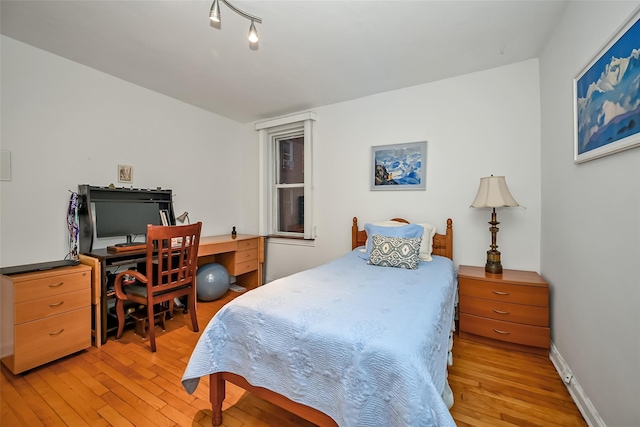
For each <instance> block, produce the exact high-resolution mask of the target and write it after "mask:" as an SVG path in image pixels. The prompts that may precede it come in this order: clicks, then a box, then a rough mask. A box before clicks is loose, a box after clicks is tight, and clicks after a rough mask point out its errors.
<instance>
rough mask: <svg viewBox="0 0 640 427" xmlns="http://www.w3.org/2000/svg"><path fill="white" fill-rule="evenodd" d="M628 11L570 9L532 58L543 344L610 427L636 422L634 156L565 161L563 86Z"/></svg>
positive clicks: (613, 5) (638, 299)
mask: <svg viewBox="0 0 640 427" xmlns="http://www.w3.org/2000/svg"><path fill="white" fill-rule="evenodd" d="M638 4H639V3H638V2H637V1H636V2H570V4H569V7H568V8H567V11H566V13H565V16H564V18H563V19H562V22H560V25H559V26H558V29H557V30H556V32H555V34H554V35H553V37H552V38H551V39H550V41H549V43H548V45H547V47H546V48H545V50H544V52H543V54H542V55H541V57H540V72H541V88H542V90H541V105H542V206H543V208H542V235H541V237H542V252H541V269H542V274H543V275H544V277H545V278H546V279H547V280H548V281H549V282H550V285H551V309H552V313H551V321H552V323H551V326H552V329H551V334H552V341H553V343H554V345H555V346H556V347H557V349H558V352H559V353H560V354H561V355H562V357H563V358H564V360H565V361H566V363H567V364H568V365H569V366H570V368H571V370H572V372H573V375H574V377H575V379H576V380H577V382H578V383H579V385H580V387H581V388H582V389H583V390H584V392H585V394H586V395H587V396H588V398H589V399H590V401H591V403H592V404H593V405H594V406H595V408H596V409H597V412H598V414H599V416H600V417H601V418H602V420H603V421H604V423H606V425H608V426H612V427H613V426H637V425H639V423H640V397H639V396H640V279H639V277H640V275H639V274H638V273H639V271H638V266H639V264H640V221H639V220H640V149H633V150H630V151H625V152H621V153H618V154H614V155H611V156H608V157H604V158H601V159H596V160H592V161H590V162H587V163H583V164H579V165H576V164H574V163H573V128H572V126H573V109H572V105H573V104H572V103H573V101H572V99H573V94H572V79H573V78H574V77H575V76H576V74H577V73H578V72H579V71H580V70H581V69H582V68H583V67H584V66H585V65H586V64H587V63H588V62H589V60H590V59H591V57H592V56H593V55H594V54H595V53H596V52H597V51H598V50H599V49H600V48H601V47H602V46H603V45H604V44H605V43H606V42H607V41H608V40H609V38H610V37H611V36H612V35H613V34H614V33H615V32H616V29H617V28H618V27H619V26H621V25H622V24H623V23H624V22H625V21H626V20H627V18H628V17H629V16H630V14H631V12H632V10H633V9H634V8H635V7H637V6H638ZM596 420H597V418H596Z"/></svg>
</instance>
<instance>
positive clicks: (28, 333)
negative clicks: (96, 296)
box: [12, 306, 91, 373]
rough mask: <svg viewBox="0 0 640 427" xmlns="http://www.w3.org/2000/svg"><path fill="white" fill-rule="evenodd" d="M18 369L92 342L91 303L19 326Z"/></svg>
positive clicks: (17, 330) (15, 360)
mask: <svg viewBox="0 0 640 427" xmlns="http://www.w3.org/2000/svg"><path fill="white" fill-rule="evenodd" d="M15 329H16V334H15V354H16V355H20V357H14V358H13V363H14V366H13V368H14V369H12V371H13V372H14V373H17V372H22V371H25V370H27V369H31V368H34V367H36V366H39V365H41V364H43V363H47V362H49V361H51V360H55V359H58V358H60V357H63V356H66V355H68V354H71V353H74V352H76V351H80V350H83V349H85V348H87V347H90V346H91V308H90V307H89V306H87V307H85V308H81V309H78V310H73V311H69V312H67V313H63V314H58V315H56V316H51V317H46V318H44V319H41V320H36V321H33V322H27V323H23V324H21V325H17V326H16V328H15Z"/></svg>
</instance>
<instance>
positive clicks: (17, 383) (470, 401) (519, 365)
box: [0, 291, 587, 427]
mask: <svg viewBox="0 0 640 427" xmlns="http://www.w3.org/2000/svg"><path fill="white" fill-rule="evenodd" d="M237 295H238V294H236V293H234V292H231V291H230V292H228V293H227V294H226V295H225V296H224V297H223V298H222V299H220V300H218V301H214V302H208V303H199V304H198V319H199V322H200V331H202V330H203V329H204V327H205V326H206V324H207V323H208V321H209V319H210V318H211V317H212V316H213V314H214V313H215V312H216V311H217V310H218V309H219V308H220V307H221V306H222V305H223V304H224V303H226V302H227V301H229V300H231V299H232V298H233V297H235V296H237ZM157 332H158V338H157V344H158V351H157V353H155V354H152V353H151V351H150V350H149V344H148V342H147V341H142V340H141V338H140V336H138V335H135V334H134V333H133V330H128V331H125V333H124V335H123V337H122V339H120V340H119V341H114V340H113V337H109V340H108V341H107V343H106V345H104V346H102V347H101V348H100V349H98V348H95V347H91V348H90V349H88V350H86V351H82V352H80V353H77V354H75V355H72V356H69V357H66V358H64V359H60V360H58V361H55V362H52V363H50V364H47V365H45V366H42V367H39V368H36V369H33V370H31V371H29V372H27V373H25V374H23V375H13V374H12V373H11V372H10V371H9V370H7V369H6V368H5V367H4V365H3V366H2V377H1V382H0V404H1V406H0V425H2V426H29V427H33V426H72V427H76V426H92V427H94V426H149V427H156V426H194V427H195V426H210V425H211V409H210V405H209V400H208V378H203V379H202V380H201V383H200V385H199V386H198V389H197V390H196V391H195V393H194V394H193V395H188V394H187V393H186V392H185V391H184V389H183V388H182V386H181V384H180V379H181V378H182V373H183V371H184V368H185V367H186V364H187V362H188V360H189V356H190V354H191V350H192V349H193V347H194V346H195V343H196V342H197V339H198V337H199V335H200V333H194V332H193V331H192V330H191V327H190V323H189V319H188V316H184V315H183V314H182V312H181V311H178V312H176V315H175V316H174V319H173V320H170V321H167V331H166V332H160V329H158V330H157ZM449 383H450V385H451V388H452V389H453V391H454V396H455V404H454V406H453V408H452V409H451V413H452V414H453V417H454V419H455V421H456V424H457V425H458V426H460V427H462V426H477V427H487V426H491V427H494V426H495V427H500V426H519V427H527V426H586V425H587V424H586V423H585V422H584V420H583V419H582V416H581V415H580V413H579V412H578V410H577V408H576V405H575V404H574V403H573V401H572V400H571V397H570V396H569V393H568V392H567V390H566V388H565V386H564V385H563V383H562V381H561V380H560V378H559V376H558V374H557V373H556V371H555V369H554V368H553V365H552V364H551V361H550V360H549V359H548V358H547V357H543V356H534V355H527V354H523V353H515V352H509V351H506V350H501V349H496V348H492V347H488V346H486V345H483V344H477V343H474V342H471V341H468V340H464V339H459V338H457V337H456V340H455V345H454V365H453V366H452V367H450V369H449ZM224 408H225V412H224V424H223V425H224V426H226V427H242V426H245V427H248V426H251V427H264V426H277V427H294V426H295V427H311V426H312V425H311V424H310V423H308V422H306V421H304V420H301V419H300V418H298V417H296V416H295V415H293V414H290V413H288V412H286V411H284V410H282V409H280V408H278V407H276V406H274V405H271V404H270V403H268V402H265V401H263V400H261V399H259V398H257V397H255V396H252V395H251V394H249V393H247V392H245V391H244V390H242V389H240V388H238V387H235V386H233V385H228V386H227V399H226V400H225V406H224Z"/></svg>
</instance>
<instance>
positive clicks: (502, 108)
mask: <svg viewBox="0 0 640 427" xmlns="http://www.w3.org/2000/svg"><path fill="white" fill-rule="evenodd" d="M434 66H435V65H434ZM314 111H316V112H317V113H318V122H317V125H316V129H317V135H316V136H317V138H316V141H315V146H314V155H315V160H314V166H315V181H314V183H315V193H316V206H317V210H316V223H317V226H318V237H317V239H316V245H315V247H299V246H291V245H278V244H274V243H269V245H268V249H267V279H268V280H272V279H275V278H278V277H282V276H285V275H288V274H290V273H292V272H296V271H299V270H302V269H304V268H308V267H313V266H316V265H318V264H321V263H323V262H325V261H328V260H330V259H332V258H335V257H337V256H339V255H342V254H344V253H346V252H347V251H349V250H350V249H351V237H350V236H351V235H350V230H351V220H352V218H353V217H354V216H357V217H358V220H359V223H360V224H361V226H362V225H364V223H365V222H370V221H377V220H383V219H389V218H392V217H396V216H400V217H404V218H406V219H408V220H410V221H412V222H431V223H433V224H435V225H436V226H437V227H438V231H439V232H443V231H444V227H445V226H446V219H447V218H448V217H450V218H452V219H453V225H454V260H455V262H456V263H457V264H472V265H484V263H485V261H486V251H487V250H488V249H489V245H490V243H491V236H490V233H489V224H488V223H487V222H488V221H489V220H490V215H491V214H490V211H489V210H475V209H471V208H469V205H470V204H471V202H472V201H473V199H474V197H475V195H476V192H477V190H478V184H479V182H480V178H481V177H483V176H488V175H491V174H493V175H505V176H506V177H507V183H508V185H509V188H510V190H511V192H512V194H513V196H514V197H515V199H516V200H517V201H518V202H519V203H520V204H522V205H524V206H526V207H527V209H526V210H525V209H519V208H517V209H500V210H499V211H498V221H500V222H501V225H500V226H499V227H500V232H499V233H498V246H499V250H500V251H501V252H502V264H503V266H504V268H517V269H527V270H536V271H537V270H538V269H539V265H540V237H539V236H540V99H539V82H538V62H537V60H530V61H526V62H521V63H517V64H515V65H511V66H507V67H501V68H497V69H493V70H488V71H483V72H479V73H474V74H468V75H465V76H462V77H456V78H452V79H448V80H443V81H439V82H436V83H431V84H425V85H421V86H415V87H412V88H408V89H404V90H398V91H393V92H387V93H382V94H378V95H374V96H369V97H365V98H361V99H358V100H355V101H350V102H344V103H340V104H334V105H329V106H325V107H322V108H317V109H315V110H314ZM422 140H427V141H428V146H427V162H426V167H427V190H426V191H370V190H369V173H370V163H371V161H370V159H371V147H372V146H376V145H385V144H396V143H404V142H414V141H422Z"/></svg>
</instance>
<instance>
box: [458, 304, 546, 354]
mask: <svg viewBox="0 0 640 427" xmlns="http://www.w3.org/2000/svg"><path fill="white" fill-rule="evenodd" d="M460 330H464V331H466V332H468V333H470V334H475V335H479V336H482V337H487V338H491V339H494V340H498V341H505V342H510V343H514V344H521V345H526V346H532V347H539V348H545V349H548V348H549V345H550V333H549V328H543V327H540V326H530V325H522V324H519V323H510V322H502V321H499V320H494V319H487V318H484V317H478V316H473V315H470V314H465V313H461V314H460Z"/></svg>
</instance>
